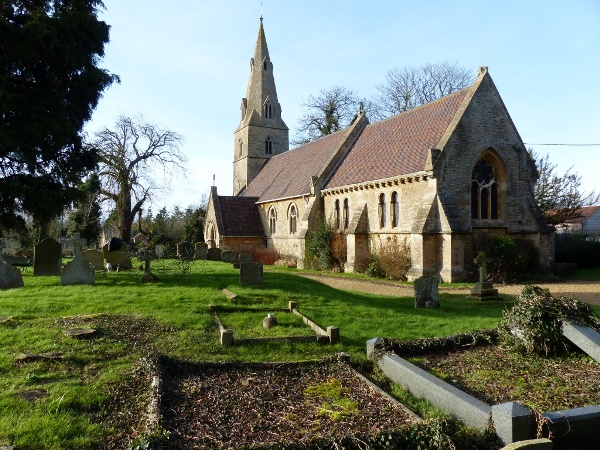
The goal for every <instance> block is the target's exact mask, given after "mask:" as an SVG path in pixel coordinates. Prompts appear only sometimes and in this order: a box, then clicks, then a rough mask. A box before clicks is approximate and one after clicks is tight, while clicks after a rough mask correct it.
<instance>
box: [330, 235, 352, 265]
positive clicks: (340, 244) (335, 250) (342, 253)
mask: <svg viewBox="0 0 600 450" xmlns="http://www.w3.org/2000/svg"><path fill="white" fill-rule="evenodd" d="M329 250H330V252H331V258H332V259H333V265H334V266H335V267H337V268H338V269H339V270H340V272H342V271H343V270H344V266H345V264H346V260H347V257H348V249H347V239H346V233H344V232H341V231H336V232H335V233H333V235H332V236H331V241H330V242H329Z"/></svg>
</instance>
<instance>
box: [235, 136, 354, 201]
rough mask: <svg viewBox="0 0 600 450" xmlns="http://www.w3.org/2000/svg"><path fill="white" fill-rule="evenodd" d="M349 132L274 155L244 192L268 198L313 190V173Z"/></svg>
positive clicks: (285, 196)
mask: <svg viewBox="0 0 600 450" xmlns="http://www.w3.org/2000/svg"><path fill="white" fill-rule="evenodd" d="M348 133H349V129H348V128H346V129H344V130H341V131H338V132H336V133H333V134H330V135H328V136H325V137H322V138H320V139H317V140H316V141H313V142H309V143H308V144H304V145H302V146H300V147H297V148H295V149H293V150H289V151H287V152H284V153H282V154H280V155H277V156H273V157H272V158H271V159H269V160H268V161H267V163H266V164H265V165H264V166H263V168H262V169H261V171H260V172H259V173H258V175H257V176H256V177H255V178H254V179H253V180H252V181H251V182H250V184H249V185H248V187H247V188H246V190H245V191H244V194H243V195H244V196H253V197H258V201H266V200H275V199H280V198H288V197H298V196H301V195H303V194H310V180H311V177H312V176H315V175H319V173H320V172H321V170H322V169H323V167H324V166H325V164H326V163H327V162H328V161H329V159H330V158H331V157H332V155H333V154H334V153H335V152H336V151H337V150H338V148H339V146H340V145H341V143H342V142H343V141H344V139H345V138H346V136H347V134H348Z"/></svg>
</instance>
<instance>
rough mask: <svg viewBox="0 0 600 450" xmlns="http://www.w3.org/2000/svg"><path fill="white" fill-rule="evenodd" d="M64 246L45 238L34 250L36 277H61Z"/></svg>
mask: <svg viewBox="0 0 600 450" xmlns="http://www.w3.org/2000/svg"><path fill="white" fill-rule="evenodd" d="M61 265H62V245H60V243H58V242H57V241H55V240H54V239H52V238H45V239H42V241H40V242H38V244H37V245H36V246H35V247H34V248H33V274H34V275H60V266H61Z"/></svg>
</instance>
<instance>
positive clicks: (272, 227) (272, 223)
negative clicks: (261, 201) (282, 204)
mask: <svg viewBox="0 0 600 450" xmlns="http://www.w3.org/2000/svg"><path fill="white" fill-rule="evenodd" d="M276 224H277V213H276V212H275V208H271V209H270V210H269V234H271V235H274V234H275V231H276V228H275V226H276Z"/></svg>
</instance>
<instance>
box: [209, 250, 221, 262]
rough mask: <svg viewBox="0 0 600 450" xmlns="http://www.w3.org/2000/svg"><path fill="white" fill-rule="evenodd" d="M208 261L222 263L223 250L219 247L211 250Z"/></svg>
mask: <svg viewBox="0 0 600 450" xmlns="http://www.w3.org/2000/svg"><path fill="white" fill-rule="evenodd" d="M206 259H208V260H210V261H221V249H220V248H218V247H214V248H209V249H208V253H207V255H206Z"/></svg>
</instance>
